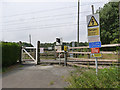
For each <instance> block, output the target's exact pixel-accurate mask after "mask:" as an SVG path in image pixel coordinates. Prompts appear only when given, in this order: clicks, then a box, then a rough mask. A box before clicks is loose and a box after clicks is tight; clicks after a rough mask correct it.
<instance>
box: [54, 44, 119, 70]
mask: <svg viewBox="0 0 120 90" xmlns="http://www.w3.org/2000/svg"><path fill="white" fill-rule="evenodd" d="M119 46H120V44H107V45H101V48H110V47H119ZM68 49H69V51H68V52H67V64H72V65H76V64H79V66H80V65H81V66H83V65H95V59H93V58H92V59H91V58H90V53H91V52H90V49H89V46H82V47H69V48H68ZM77 49H79V51H78V50H77ZM83 49H86V51H87V52H83ZM71 50H72V51H71ZM56 53H64V51H57V52H56ZM100 53H102V54H103V55H105V54H112V55H117V56H119V54H120V52H119V51H118V52H116V51H101V52H100ZM70 54H73V57H70ZM79 55H83V56H84V55H88V58H87V59H84V58H79V57H77V56H79ZM118 63H119V62H118V60H117V59H113V60H110V59H98V64H99V65H112V64H118ZM84 67H86V66H84ZM90 67H93V66H90ZM94 68H95V67H94Z"/></svg>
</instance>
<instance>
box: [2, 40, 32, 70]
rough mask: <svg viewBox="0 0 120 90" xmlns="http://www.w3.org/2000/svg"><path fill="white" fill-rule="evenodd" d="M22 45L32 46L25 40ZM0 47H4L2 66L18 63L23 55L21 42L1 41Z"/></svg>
mask: <svg viewBox="0 0 120 90" xmlns="http://www.w3.org/2000/svg"><path fill="white" fill-rule="evenodd" d="M22 45H24V46H32V45H29V44H28V43H25V42H23V43H22ZM0 47H1V49H2V67H3V69H4V68H6V67H9V66H11V65H14V64H16V63H17V61H18V60H19V59H20V56H21V46H20V45H19V43H15V42H0Z"/></svg>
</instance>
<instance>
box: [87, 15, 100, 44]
mask: <svg viewBox="0 0 120 90" xmlns="http://www.w3.org/2000/svg"><path fill="white" fill-rule="evenodd" d="M87 28H88V42H96V41H100V28H99V14H93V15H88V16H87Z"/></svg>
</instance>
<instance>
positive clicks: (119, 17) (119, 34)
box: [119, 1, 120, 43]
mask: <svg viewBox="0 0 120 90" xmlns="http://www.w3.org/2000/svg"><path fill="white" fill-rule="evenodd" d="M119 43H120V1H119Z"/></svg>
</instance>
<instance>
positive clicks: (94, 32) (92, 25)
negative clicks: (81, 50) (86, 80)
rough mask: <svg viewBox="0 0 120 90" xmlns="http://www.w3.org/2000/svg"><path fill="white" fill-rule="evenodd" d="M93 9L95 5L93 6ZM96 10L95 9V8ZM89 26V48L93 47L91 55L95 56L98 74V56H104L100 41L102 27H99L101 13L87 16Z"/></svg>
mask: <svg viewBox="0 0 120 90" xmlns="http://www.w3.org/2000/svg"><path fill="white" fill-rule="evenodd" d="M92 9H94V8H93V6H92ZM93 12H94V10H93ZM87 24H88V25H87V27H88V42H89V48H91V57H92V58H95V59H96V60H95V64H96V74H97V72H98V65H97V58H98V57H102V54H101V53H100V50H99V48H100V47H101V42H100V27H99V14H94V13H93V14H92V15H88V16H87Z"/></svg>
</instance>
